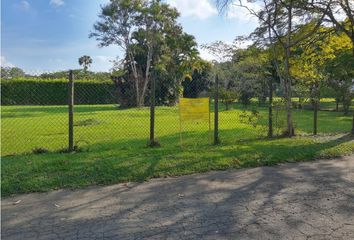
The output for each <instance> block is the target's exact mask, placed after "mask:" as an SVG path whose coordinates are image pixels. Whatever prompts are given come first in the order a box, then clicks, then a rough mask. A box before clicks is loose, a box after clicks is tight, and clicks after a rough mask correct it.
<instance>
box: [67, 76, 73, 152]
mask: <svg viewBox="0 0 354 240" xmlns="http://www.w3.org/2000/svg"><path fill="white" fill-rule="evenodd" d="M68 106H69V149H68V150H69V152H73V151H74V75H73V71H72V70H70V71H69V84H68Z"/></svg>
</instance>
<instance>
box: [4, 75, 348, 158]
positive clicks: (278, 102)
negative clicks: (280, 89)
mask: <svg viewBox="0 0 354 240" xmlns="http://www.w3.org/2000/svg"><path fill="white" fill-rule="evenodd" d="M68 75H69V74H68V71H63V72H62V73H61V75H59V76H58V74H57V73H56V74H54V73H51V72H40V73H37V72H32V73H30V74H28V76H25V77H20V78H8V79H5V78H3V79H2V88H1V95H2V96H1V104H2V109H1V114H2V122H1V128H2V139H1V144H2V156H5V155H13V154H25V153H40V152H46V151H50V152H56V151H67V149H68V146H69V129H70V125H69V119H70V117H69V116H70V114H69V112H70V111H69V109H70V108H69V103H70V102H71V99H70V84H69V77H68ZM73 82H74V84H73V89H74V90H73V93H74V94H73V103H74V105H73V145H74V146H75V147H76V148H78V149H91V150H92V151H94V149H95V148H100V150H102V149H103V150H105V151H110V150H111V149H117V148H119V149H122V150H129V149H131V148H132V146H134V147H135V146H140V147H142V148H143V147H147V146H148V145H149V142H150V140H151V139H150V133H151V124H150V123H151V109H150V105H151V98H150V96H151V95H150V94H151V91H150V90H149V89H150V88H151V87H150V85H149V86H148V87H147V88H148V90H147V92H146V101H145V106H142V107H134V104H131V106H126V105H127V104H125V105H124V104H122V102H123V101H124V99H122V95H127V94H126V93H122V91H124V89H122V87H120V86H119V82H117V81H114V79H113V78H111V77H110V76H109V74H107V75H105V76H104V77H102V78H97V79H96V80H92V79H90V78H89V77H85V75H83V74H82V73H81V72H73ZM199 87H200V86H198V85H197V84H195V83H193V81H186V82H184V83H183V88H184V91H180V92H179V94H180V97H188V98H200V97H203V98H206V97H209V98H210V113H209V117H206V118H201V119H194V120H186V121H181V118H180V109H179V105H178V99H179V98H178V97H176V96H175V97H174V98H172V97H168V99H169V100H168V101H165V100H161V99H162V97H161V96H162V95H164V96H165V95H166V94H167V93H169V91H170V89H166V88H162V87H160V85H157V86H156V90H155V103H156V106H155V115H154V140H155V141H156V142H157V143H158V144H159V145H161V147H172V148H180V147H182V149H181V151H183V149H188V148H189V147H191V146H192V147H193V149H197V148H198V146H199V145H212V144H214V137H215V136H214V135H215V132H214V130H215V128H214V126H215V121H214V120H215V97H216V92H215V91H216V90H215V89H216V84H215V81H214V79H210V84H209V85H208V86H207V87H205V86H203V87H200V88H199ZM187 90H188V91H187ZM172 95H173V94H170V95H169V96H172ZM217 96H218V100H219V105H218V107H219V111H218V120H219V121H218V124H217V126H218V138H219V139H220V141H221V143H222V144H237V143H238V142H239V141H244V140H255V139H259V138H265V137H267V136H268V135H269V98H267V97H265V98H264V99H260V98H259V99H258V98H254V97H251V98H250V99H249V101H248V102H246V103H245V102H244V101H241V100H240V99H239V98H238V97H237V96H233V95H232V94H231V93H230V91H228V90H227V89H225V88H223V87H222V86H220V88H219V90H218V91H217ZM171 99H172V100H171ZM125 103H126V102H125ZM271 110H272V118H271V119H272V127H273V136H280V135H282V134H283V133H284V129H285V128H286V111H285V103H284V101H283V99H282V98H281V97H280V96H275V97H274V99H273V103H272V109H271ZM319 110H320V111H319V113H318V130H317V131H318V133H319V134H337V133H345V132H349V131H350V130H351V126H352V118H351V116H350V115H345V114H344V112H345V110H346V109H343V106H342V105H341V104H336V102H335V99H332V98H324V99H322V100H321V103H320V107H319ZM313 112H314V111H313V104H311V102H310V101H309V100H307V99H299V98H294V99H293V111H292V113H293V120H294V126H295V131H296V134H297V135H304V134H307V135H310V134H312V132H313V126H314V121H313V116H314V113H313Z"/></svg>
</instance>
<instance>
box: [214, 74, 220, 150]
mask: <svg viewBox="0 0 354 240" xmlns="http://www.w3.org/2000/svg"><path fill="white" fill-rule="evenodd" d="M215 85H216V86H215V96H214V144H218V143H219V142H220V141H219V76H218V75H216V78H215Z"/></svg>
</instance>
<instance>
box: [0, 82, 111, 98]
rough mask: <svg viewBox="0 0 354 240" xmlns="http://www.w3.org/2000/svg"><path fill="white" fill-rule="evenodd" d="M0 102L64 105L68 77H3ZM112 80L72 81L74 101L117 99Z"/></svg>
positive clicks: (66, 95) (66, 96)
mask: <svg viewBox="0 0 354 240" xmlns="http://www.w3.org/2000/svg"><path fill="white" fill-rule="evenodd" d="M1 85H2V86H1V105H66V104H67V103H68V80H67V79H56V80H52V79H36V78H20V79H11V80H3V81H2V83H1ZM116 96H117V95H116V93H115V88H114V85H113V83H112V82H111V81H83V80H78V81H75V104H108V103H117V99H116V98H117V97H116Z"/></svg>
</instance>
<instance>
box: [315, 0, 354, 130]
mask: <svg viewBox="0 0 354 240" xmlns="http://www.w3.org/2000/svg"><path fill="white" fill-rule="evenodd" d="M308 5H310V6H311V7H312V10H313V11H316V12H321V13H323V14H325V15H326V16H327V17H328V20H329V21H330V22H331V23H332V24H333V25H334V26H335V27H336V29H337V31H339V32H342V33H345V34H346V35H347V36H348V37H349V38H350V40H351V42H352V55H353V57H354V2H353V1H352V0H309V4H308ZM343 16H344V17H345V20H344V21H342V18H343ZM352 125H353V126H352V134H354V111H353V124H352Z"/></svg>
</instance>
